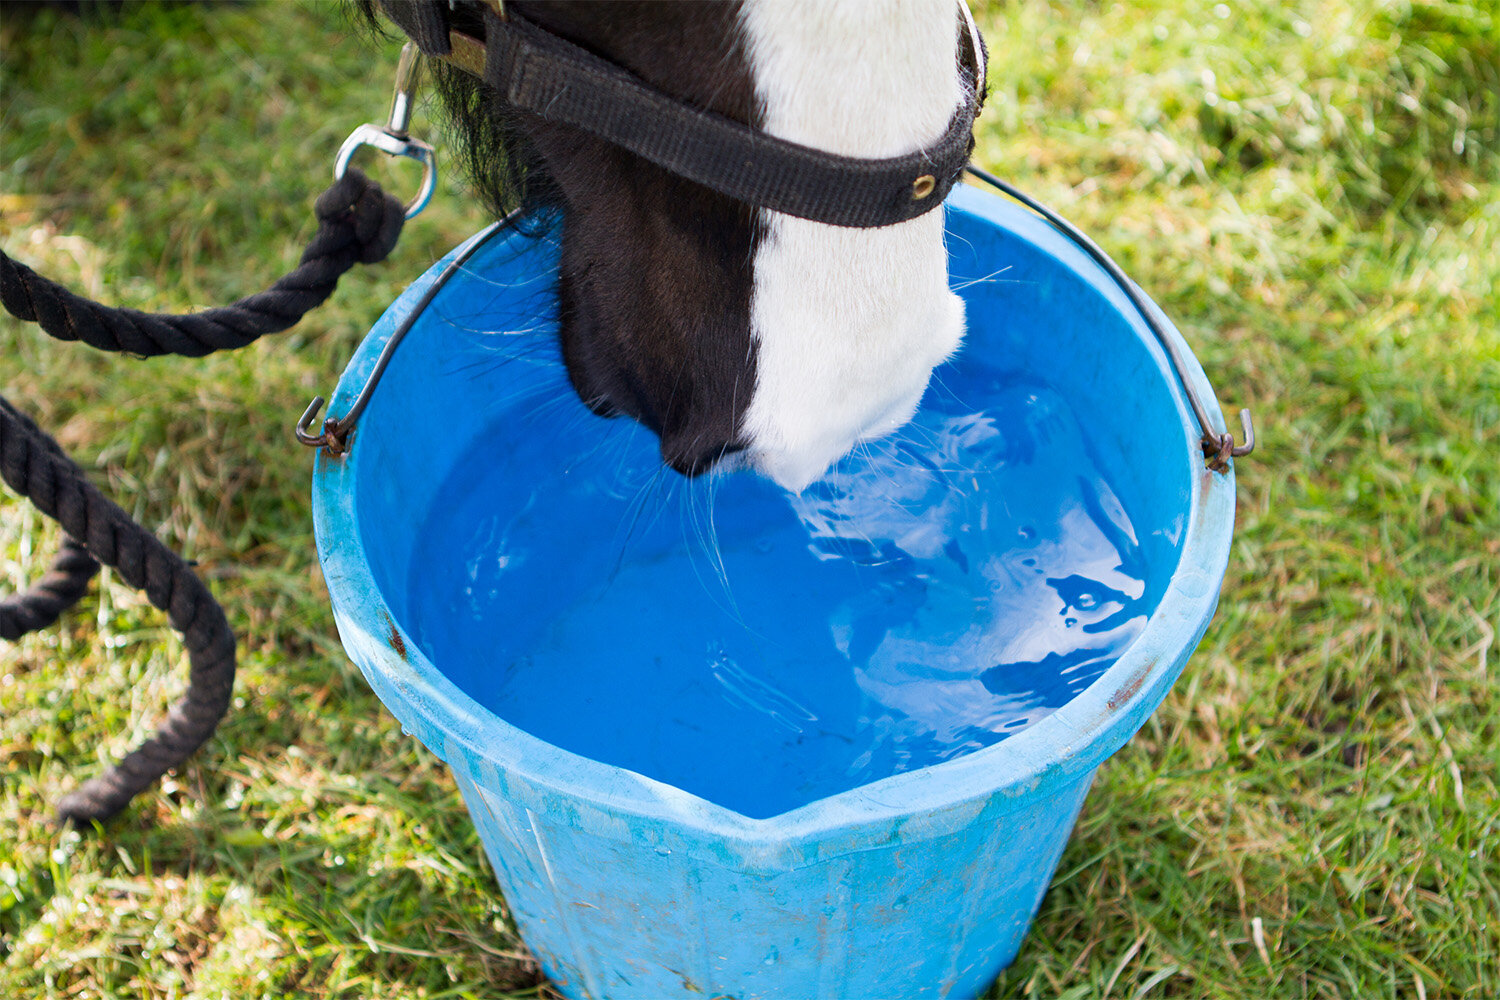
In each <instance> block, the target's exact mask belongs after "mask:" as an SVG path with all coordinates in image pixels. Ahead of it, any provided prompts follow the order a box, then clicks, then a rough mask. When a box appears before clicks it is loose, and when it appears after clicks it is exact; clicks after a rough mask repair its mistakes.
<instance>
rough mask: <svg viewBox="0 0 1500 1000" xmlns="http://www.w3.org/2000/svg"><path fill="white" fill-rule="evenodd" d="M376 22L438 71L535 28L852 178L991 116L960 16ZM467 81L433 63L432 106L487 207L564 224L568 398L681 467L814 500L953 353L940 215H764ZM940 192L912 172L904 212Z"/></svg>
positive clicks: (852, 10) (466, 3)
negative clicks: (460, 56)
mask: <svg viewBox="0 0 1500 1000" xmlns="http://www.w3.org/2000/svg"><path fill="white" fill-rule="evenodd" d="M363 5H364V11H365V15H366V17H367V18H369V19H370V20H371V21H372V22H374V21H375V20H377V12H380V13H384V14H386V15H388V16H390V17H391V19H393V20H395V21H396V22H397V24H398V25H400V26H401V27H402V28H403V30H405V31H406V32H407V33H408V34H410V35H412V36H413V38H414V39H415V40H416V41H418V43H419V45H421V46H422V47H423V48H424V51H426V50H433V49H434V48H435V49H436V51H437V52H439V53H441V52H443V51H444V50H445V49H447V48H449V44H448V43H449V39H450V38H451V39H453V40H455V41H456V40H461V39H467V38H475V39H484V38H485V37H486V31H489V32H490V33H491V34H494V33H495V32H496V31H497V28H496V27H491V26H497V25H501V24H502V22H504V23H506V24H507V26H514V25H522V26H524V27H525V29H526V31H528V32H530V33H531V35H532V36H535V37H536V38H538V39H540V41H539V43H538V44H540V45H541V46H542V47H543V48H546V47H547V46H551V45H556V44H558V43H557V42H555V41H554V40H561V42H562V43H565V44H566V45H568V46H572V47H575V48H576V49H577V50H581V51H582V52H584V53H588V54H589V55H590V56H592V57H597V58H598V59H601V60H604V61H606V62H607V63H609V64H610V65H611V66H613V67H617V68H618V69H619V70H621V71H623V72H624V73H625V74H628V75H629V76H630V77H631V78H632V79H633V80H634V81H638V82H639V84H640V85H642V86H643V87H644V88H647V89H649V90H654V91H656V92H660V93H661V94H665V95H669V96H670V97H671V98H672V99H673V100H675V101H676V102H679V104H680V105H681V106H684V107H686V108H689V109H691V113H693V114H702V115H706V116H708V117H715V116H716V117H717V118H719V119H727V120H729V121H731V122H734V123H739V124H740V125H742V126H745V127H748V129H750V130H753V131H754V132H755V133H758V134H760V135H764V136H769V137H773V139H774V140H781V141H783V142H784V143H789V144H795V145H796V146H801V147H807V148H808V149H809V150H812V151H817V153H818V154H822V155H824V156H825V157H834V158H845V159H847V160H848V161H849V162H855V163H862V162H866V161H873V162H884V161H887V160H888V159H890V158H897V157H902V156H910V155H911V154H913V153H920V152H921V151H922V150H924V149H926V148H928V147H930V146H932V145H933V144H934V143H937V142H940V141H941V140H942V138H943V136H944V135H945V131H952V130H953V129H954V123H955V121H958V122H959V123H960V124H961V125H962V128H961V129H960V131H962V132H963V133H964V134H963V136H962V138H963V139H964V140H965V142H966V145H965V146H964V148H963V149H962V154H963V155H964V156H965V157H966V155H967V152H968V150H969V149H970V148H972V141H973V140H972V136H971V134H970V132H971V127H972V113H973V112H976V111H977V109H978V106H979V104H980V102H981V101H982V99H983V61H984V57H983V50H982V45H981V43H980V42H979V39H978V35H977V32H975V31H974V30H973V22H972V20H971V19H969V17H968V13H967V10H966V9H965V8H964V7H963V6H962V3H961V0H722V2H699V3H687V2H681V0H608V2H597V0H594V2H591V0H504V2H503V4H502V3H500V2H497V0H485V2H483V3H480V2H477V0H461V2H457V3H452V4H448V3H441V4H433V5H431V6H427V7H423V6H422V5H420V4H418V5H413V4H411V3H409V2H404V0H363ZM489 44H490V46H491V47H493V45H494V42H493V40H491V42H490V43H489ZM429 54H433V53H432V52H431V51H429ZM459 63H460V61H459V60H457V59H456V58H455V59H453V60H451V61H445V60H438V61H436V62H435V76H436V81H437V87H436V89H437V91H438V93H439V94H440V95H441V101H440V104H441V106H442V107H443V109H444V112H445V114H446V116H447V117H448V119H449V120H450V123H451V125H452V126H453V127H452V129H451V131H452V132H454V133H455V134H456V136H457V137H458V140H459V145H460V149H459V158H460V159H461V161H462V162H463V164H464V165H465V167H466V168H467V172H468V173H469V175H470V178H471V180H472V182H473V184H474V187H475V190H476V191H477V192H479V194H480V195H481V197H483V198H484V200H485V201H486V202H487V203H488V204H489V207H490V208H491V209H492V210H493V211H495V212H496V213H497V214H508V213H511V212H513V211H514V210H516V209H518V208H519V209H524V212H525V213H526V214H530V213H535V212H538V211H541V210H553V211H555V212H556V213H557V214H558V215H559V216H560V243H561V250H560V264H559V277H558V282H557V288H556V293H557V315H558V324H559V325H558V337H559V339H560V346H561V355H562V360H563V363H564V366H565V368H566V371H567V375H568V379H569V381H570V383H571V385H572V388H573V390H574V391H575V392H576V393H577V395H578V397H579V398H580V399H581V400H582V401H583V403H584V404H585V405H586V406H587V407H588V408H589V409H590V410H592V411H593V412H595V413H597V414H599V415H601V416H609V417H612V416H619V415H624V416H627V417H630V418H634V419H635V420H637V421H639V422H640V423H641V424H643V425H645V426H646V427H648V428H650V429H651V430H652V431H654V432H655V433H656V435H657V436H658V437H659V439H660V450H661V456H662V460H663V462H664V463H665V465H666V466H668V467H670V468H671V469H674V470H676V471H677V472H679V473H682V474H683V475H685V476H689V477H693V476H699V475H702V474H704V473H705V472H708V471H709V470H710V469H726V470H727V469H738V468H748V469H752V470H754V471H756V472H758V473H760V474H762V475H764V476H767V477H769V478H770V479H772V480H774V481H775V482H776V483H777V484H779V485H780V486H781V487H783V488H785V489H787V490H789V491H792V492H798V491H801V490H803V489H804V488H806V487H807V486H808V485H809V484H810V483H812V482H813V481H815V480H816V479H818V478H819V477H820V476H822V475H823V474H824V473H825V472H826V470H827V469H828V468H829V467H830V466H831V465H832V464H833V463H834V462H836V461H837V460H838V459H839V458H841V457H842V456H844V455H845V454H847V453H848V452H849V451H850V450H851V449H853V448H854V447H856V446H857V445H858V444H859V443H860V442H864V441H868V440H871V439H874V438H878V437H881V436H883V435H886V434H889V433H890V432H892V431H894V430H896V429H898V428H899V427H901V426H902V425H904V424H905V423H906V422H907V421H908V420H910V418H911V417H912V415H913V414H914V412H915V411H916V409H917V406H918V404H919V402H920V400H921V398H922V396H923V394H924V392H925V391H926V389H927V386H928V383H929V381H930V380H931V378H932V373H933V370H934V369H935V368H936V367H937V366H938V365H940V364H942V363H943V362H944V361H946V360H947V359H949V358H950V357H951V356H952V355H953V354H954V352H955V351H957V350H958V348H959V345H960V342H961V340H962V337H963V332H964V306H963V303H962V301H961V300H960V299H959V297H958V296H957V295H955V294H954V293H953V292H952V291H951V290H950V289H949V284H948V276H947V252H946V249H945V246H944V231H943V214H942V212H941V211H923V212H922V213H921V214H916V215H914V217H910V218H904V219H902V220H901V221H895V222H891V223H889V224H876V225H870V224H869V223H864V224H853V225H851V224H836V223H831V222H827V221H820V219H818V218H815V217H807V216H808V215H813V216H815V215H816V214H817V213H816V212H811V213H803V214H800V215H799V214H792V213H789V212H786V211H778V210H775V209H773V208H768V207H764V206H763V205H759V204H756V203H754V201H753V200H746V199H744V198H740V197H735V196H733V195H731V194H726V193H723V192H722V191H721V190H716V189H715V188H714V187H713V186H710V185H705V184H704V183H700V182H698V181H697V180H693V179H689V178H687V177H684V176H682V175H681V174H680V173H679V172H677V171H674V170H673V169H669V168H668V167H664V166H662V165H660V164H659V163H658V162H653V160H652V159H649V158H647V157H644V156H642V155H638V154H637V153H636V152H633V151H632V150H631V149H629V148H625V147H624V146H622V145H620V144H618V143H616V142H613V141H610V140H609V139H606V138H601V137H600V136H599V135H598V134H595V133H594V132H593V131H590V130H588V129H585V128H579V127H576V126H575V125H573V124H569V123H568V122H567V121H562V120H557V118H556V116H553V115H552V114H550V111H551V105H550V104H544V105H543V106H542V107H541V108H539V109H537V110H526V109H521V108H517V107H515V106H514V105H513V104H512V103H511V102H510V101H508V100H507V99H506V96H505V95H504V94H502V93H500V92H498V91H497V90H496V88H495V87H494V86H492V85H491V84H488V83H486V82H485V81H483V80H481V79H479V78H477V77H476V76H475V75H474V74H475V73H478V72H479V71H480V70H479V69H478V67H477V66H476V65H470V66H469V67H468V68H467V69H465V68H462V67H461V65H459ZM491 82H493V81H491ZM633 85H634V84H631V86H633ZM966 108H967V109H968V110H969V112H970V114H969V115H968V117H967V118H964V117H963V115H962V112H963V110H964V109H966ZM564 117H565V116H564ZM918 158H919V159H920V156H919V157H918ZM840 162H842V161H840ZM959 162H960V168H961V162H962V161H959ZM731 166H736V165H734V164H731ZM948 173H952V174H954V176H952V177H940V178H937V180H939V181H941V182H942V185H943V186H942V188H941V191H940V192H939V193H945V192H946V189H947V185H948V184H951V183H952V182H953V181H954V180H955V179H956V172H954V171H952V170H951V169H950V170H949V171H948ZM933 182H934V177H933V176H931V175H924V176H922V177H919V178H918V180H917V181H916V184H915V192H914V193H912V194H911V195H910V197H911V198H915V199H920V198H924V197H929V196H931V194H932V183H933ZM924 186H925V188H926V190H925V191H924Z"/></svg>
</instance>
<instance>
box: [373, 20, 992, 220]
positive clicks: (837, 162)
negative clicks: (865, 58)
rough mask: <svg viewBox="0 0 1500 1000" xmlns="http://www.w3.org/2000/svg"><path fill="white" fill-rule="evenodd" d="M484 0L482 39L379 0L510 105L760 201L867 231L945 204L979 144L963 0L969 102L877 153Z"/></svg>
mask: <svg viewBox="0 0 1500 1000" xmlns="http://www.w3.org/2000/svg"><path fill="white" fill-rule="evenodd" d="M482 2H483V4H484V32H485V37H484V38H482V39H479V38H474V37H472V36H470V35H468V34H465V33H463V32H461V31H457V30H454V29H453V28H452V27H451V26H450V25H449V23H448V18H449V14H450V4H446V3H430V4H428V3H411V2H402V0H379V3H380V6H381V9H382V10H383V11H384V12H385V13H386V15H387V16H388V17H390V18H391V20H393V21H395V22H396V24H397V25H398V26H399V27H400V28H401V30H402V31H404V32H405V33H406V34H407V35H409V36H411V38H412V40H413V41H414V42H416V43H417V46H418V48H420V49H421V50H422V52H423V53H424V54H425V55H428V56H431V57H434V58H437V59H441V60H443V61H445V62H448V63H451V64H452V65H454V66H457V67H459V68H461V69H463V70H465V71H467V72H469V73H472V74H473V75H475V76H477V77H479V78H480V79H482V80H483V81H484V82H485V83H486V84H487V85H489V86H490V87H491V88H493V89H494V90H495V92H496V93H497V94H499V95H500V97H501V98H503V99H504V100H505V101H506V103H508V104H510V105H512V106H513V107H515V108H517V109H519V110H522V111H528V112H531V113H533V114H537V115H540V116H541V117H542V118H545V119H546V120H548V121H552V122H559V123H561V124H565V125H571V126H573V127H574V128H579V129H582V130H583V131H585V132H588V133H590V134H591V135H594V136H596V137H598V138H600V139H603V140H605V141H606V142H609V143H612V144H613V145H616V146H619V147H621V148H622V149H625V150H628V151H629V152H631V153H634V154H636V155H637V156H640V157H641V158H643V159H645V160H648V161H650V162H651V163H654V164H656V165H657V166H659V167H661V168H662V169H664V170H666V171H668V172H670V173H672V174H675V175H677V176H679V177H683V178H685V179H687V180H690V181H694V182H696V183H698V184H702V185H703V186H704V187H707V188H709V189H711V190H714V191H717V192H719V193H720V194H722V195H725V196H727V197H729V198H732V199H734V200H735V201H740V202H745V203H746V204H750V205H754V206H756V207H757V208H767V209H771V210H772V211H776V212H783V213H785V214H787V215H794V216H797V217H799V218H803V219H811V220H813V221H814V222H823V223H828V224H829V225H834V226H847V227H854V228H861V229H868V228H873V227H876V226H889V225H892V224H894V223H897V222H905V221H906V220H908V219H913V218H916V217H917V216H919V215H923V214H925V213H927V212H929V211H931V210H932V209H933V208H935V207H937V205H938V204H939V203H941V202H942V200H943V199H944V198H945V197H946V196H947V194H948V191H949V190H950V189H951V188H952V187H953V185H954V184H955V183H956V182H957V181H958V179H959V177H960V176H961V175H962V174H963V169H964V165H965V164H966V163H968V160H969V153H970V152H971V151H972V150H973V148H974V135H973V130H974V118H975V116H976V115H977V114H978V113H979V105H980V101H981V100H982V95H983V90H984V86H983V79H982V77H983V66H984V49H983V43H982V42H981V40H980V38H979V32H978V31H977V29H976V28H975V27H974V22H973V19H972V18H971V17H969V14H968V9H967V7H965V6H964V4H963V2H962V0H960V2H959V8H960V10H961V11H962V12H963V16H964V38H965V39H966V40H967V43H968V44H967V45H966V46H965V53H964V55H965V58H964V60H963V71H964V75H965V84H966V89H967V95H966V100H965V102H964V104H963V105H962V106H961V107H960V108H959V109H958V111H957V113H955V114H954V116H953V119H952V120H951V121H950V122H949V123H948V128H947V130H946V131H945V132H944V133H943V135H942V137H941V138H940V139H938V141H937V142H935V143H933V144H932V145H931V146H928V147H927V148H926V149H922V150H918V151H917V152H915V153H907V154H906V155H904V156H893V157H886V158H880V159H861V158H858V157H850V156H839V155H836V154H833V153H826V152H823V151H822V150H818V149H813V148H811V147H808V146H803V145H800V144H798V143H795V142H788V141H786V140H785V139H778V138H776V137H775V136H772V135H768V134H766V133H765V132H761V131H758V130H756V129H754V128H751V127H750V126H748V125H746V124H744V123H743V122H738V121H735V120H734V119H732V118H728V117H726V116H724V115H720V114H716V113H715V112H712V111H706V110H703V109H702V108H697V107H694V106H692V105H690V104H687V103H686V102H684V101H681V100H679V99H677V98H675V97H672V96H670V95H668V94H665V93H663V92H662V91H660V90H657V89H656V88H655V87H652V86H650V85H648V84H647V83H645V82H644V81H642V80H641V79H640V78H639V77H637V76H635V75H634V74H632V73H630V72H628V71H626V70H624V69H622V68H621V67H619V66H616V65H615V64H614V63H611V62H609V61H607V60H604V59H601V58H599V57H598V56H596V55H593V54H592V53H590V52H588V51H586V50H585V49H583V48H581V47H580V46H577V45H574V44H573V43H572V42H569V41H567V40H566V39H564V38H561V37H559V36H558V35H555V34H553V33H552V32H550V31H547V30H545V29H543V28H541V27H539V26H538V25H535V24H533V23H531V22H530V21H527V20H526V19H524V18H522V17H519V16H518V15H517V14H516V13H515V12H514V11H507V10H506V9H505V7H504V4H503V2H501V0H482Z"/></svg>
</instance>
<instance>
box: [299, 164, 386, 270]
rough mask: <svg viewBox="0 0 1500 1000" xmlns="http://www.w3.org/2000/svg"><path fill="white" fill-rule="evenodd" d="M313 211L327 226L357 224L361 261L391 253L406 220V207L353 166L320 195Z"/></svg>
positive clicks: (355, 238)
mask: <svg viewBox="0 0 1500 1000" xmlns="http://www.w3.org/2000/svg"><path fill="white" fill-rule="evenodd" d="M313 211H314V212H315V213H316V214H317V217H318V221H319V222H320V223H322V224H323V225H325V226H326V225H329V224H335V223H339V222H348V223H352V224H353V227H354V241H355V243H357V244H358V246H359V256H358V259H359V262H360V263H361V264H374V263H375V262H377V261H381V260H384V259H385V258H386V257H387V256H389V254H390V252H391V250H392V249H394V248H395V246H396V240H397V238H398V237H400V235H401V227H402V225H404V224H405V222H406V208H405V206H403V205H402V204H401V202H399V201H397V200H396V198H395V197H394V196H392V195H390V194H387V193H386V192H385V191H384V190H383V189H382V188H381V187H380V185H378V184H376V183H375V182H374V181H372V180H370V179H369V178H368V177H366V176H365V175H364V174H363V173H362V172H360V171H359V170H357V169H355V168H353V167H350V168H349V169H348V170H347V171H345V172H344V176H343V177H340V178H339V179H338V180H336V181H334V183H333V186H332V187H330V188H329V189H328V190H327V191H324V192H323V193H322V194H321V195H319V196H318V200H317V202H316V203H315V204H314V206H313Z"/></svg>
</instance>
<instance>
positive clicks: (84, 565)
mask: <svg viewBox="0 0 1500 1000" xmlns="http://www.w3.org/2000/svg"><path fill="white" fill-rule="evenodd" d="M0 399H3V397H0ZM97 572H99V560H97V559H95V558H94V557H93V556H91V555H89V550H88V549H86V548H85V547H84V546H83V545H81V544H79V543H78V542H75V541H74V540H73V539H71V538H68V539H65V540H64V541H63V544H62V548H60V549H59V550H58V552H57V555H56V556H54V557H53V559H52V565H51V567H50V568H49V569H48V570H47V573H46V575H45V576H43V577H42V578H41V579H40V580H38V581H37V582H36V583H35V584H33V585H32V587H31V589H30V590H27V591H25V592H23V593H20V594H14V595H12V596H10V597H7V598H5V599H4V600H0V639H4V640H6V641H7V642H15V641H16V640H17V639H19V638H21V636H23V635H25V634H26V633H28V632H36V631H39V630H40V629H44V628H46V627H47V626H48V625H51V624H52V623H53V622H55V621H57V618H58V616H59V615H61V614H62V613H63V612H64V611H66V610H68V609H69V608H71V607H72V606H73V605H75V604H77V603H78V600H79V598H81V597H82V596H83V595H84V594H86V593H88V589H89V581H90V580H92V579H93V578H94V574H95V573H97Z"/></svg>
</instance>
